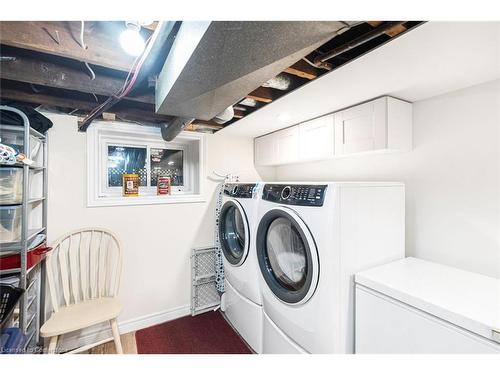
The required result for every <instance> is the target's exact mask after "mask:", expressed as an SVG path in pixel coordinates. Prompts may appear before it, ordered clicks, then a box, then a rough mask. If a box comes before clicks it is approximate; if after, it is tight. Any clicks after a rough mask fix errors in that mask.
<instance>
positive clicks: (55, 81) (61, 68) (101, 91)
mask: <svg viewBox="0 0 500 375" xmlns="http://www.w3.org/2000/svg"><path fill="white" fill-rule="evenodd" d="M8 55H9V56H11V55H12V56H11V57H14V60H12V61H1V62H0V78H2V79H9V80H12V81H18V82H25V83H30V84H35V85H40V86H48V87H55V88H61V89H67V90H74V91H80V92H85V93H91V94H96V95H106V96H112V95H114V94H116V93H117V92H118V91H119V90H120V89H121V88H122V86H123V80H122V79H119V78H114V77H110V76H104V75H102V74H96V78H95V79H93V80H92V79H91V78H90V76H89V74H88V72H87V71H86V70H85V69H86V68H85V66H84V65H83V64H82V69H81V70H79V69H76V68H75V67H72V66H69V65H62V64H56V63H51V62H47V61H42V60H39V59H37V58H34V57H29V56H23V55H21V54H17V55H16V54H12V53H9V54H8ZM127 99H130V100H134V101H138V102H143V103H150V104H154V95H142V96H137V97H127Z"/></svg>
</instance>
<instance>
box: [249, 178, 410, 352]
mask: <svg viewBox="0 0 500 375" xmlns="http://www.w3.org/2000/svg"><path fill="white" fill-rule="evenodd" d="M404 202H405V195H404V185H403V184H401V183H377V182H374V183H361V182H359V183H307V184H306V183H268V184H265V185H264V187H263V191H262V199H261V200H260V202H259V209H258V218H257V220H258V225H257V233H256V253H257V259H258V263H259V268H260V283H261V290H262V302H263V338H262V339H263V348H262V350H263V353H353V351H354V313H353V309H354V303H353V298H354V296H353V294H354V293H353V290H354V289H353V288H354V286H353V275H354V273H355V272H357V271H360V270H362V269H365V268H369V267H372V266H375V265H380V264H383V263H386V262H390V261H393V260H396V259H400V258H403V257H404V249H405V236H404V233H405V203H404Z"/></svg>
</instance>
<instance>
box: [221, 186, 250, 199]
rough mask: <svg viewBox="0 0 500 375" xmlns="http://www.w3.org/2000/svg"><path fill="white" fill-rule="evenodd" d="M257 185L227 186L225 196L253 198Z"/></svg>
mask: <svg viewBox="0 0 500 375" xmlns="http://www.w3.org/2000/svg"><path fill="white" fill-rule="evenodd" d="M256 187H257V184H226V185H225V186H224V194H225V195H229V196H230V197H234V198H253V192H254V191H255V188H256Z"/></svg>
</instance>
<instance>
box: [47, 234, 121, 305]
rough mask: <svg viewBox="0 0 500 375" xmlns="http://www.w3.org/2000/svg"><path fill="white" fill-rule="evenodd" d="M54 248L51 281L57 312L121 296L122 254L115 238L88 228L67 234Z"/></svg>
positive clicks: (50, 261)
mask: <svg viewBox="0 0 500 375" xmlns="http://www.w3.org/2000/svg"><path fill="white" fill-rule="evenodd" d="M52 247H53V250H52V251H51V252H50V253H49V255H48V256H47V281H48V286H49V292H50V298H51V302H52V307H53V309H54V311H58V308H59V307H60V306H61V305H66V306H67V305H70V304H73V303H79V302H82V301H86V300H88V299H95V298H101V297H115V296H116V295H117V293H118V287H119V284H120V277H121V265H122V254H121V246H120V242H119V240H118V238H117V237H116V235H115V234H113V233H111V232H110V231H108V230H106V229H102V228H84V229H80V230H76V231H73V232H70V233H67V234H65V235H64V236H62V237H61V238H59V239H58V240H57V241H56V242H55V243H54V245H53V246H52Z"/></svg>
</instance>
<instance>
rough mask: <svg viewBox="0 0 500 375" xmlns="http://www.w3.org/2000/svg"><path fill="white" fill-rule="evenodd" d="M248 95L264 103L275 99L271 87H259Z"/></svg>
mask: <svg viewBox="0 0 500 375" xmlns="http://www.w3.org/2000/svg"><path fill="white" fill-rule="evenodd" d="M246 97H247V98H249V99H253V100H256V101H258V102H262V103H271V102H272V101H273V100H274V99H275V97H274V95H273V90H272V89H270V88H269V87H259V88H258V89H256V90H254V91H252V92H251V93H250V94H248V95H247V96H246Z"/></svg>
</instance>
